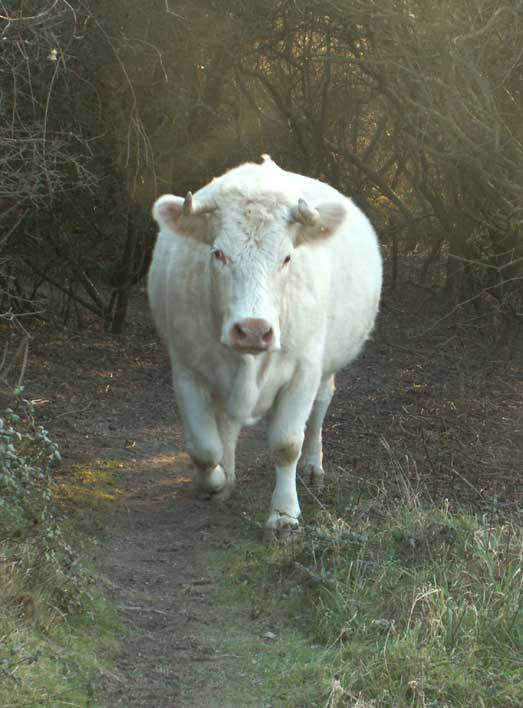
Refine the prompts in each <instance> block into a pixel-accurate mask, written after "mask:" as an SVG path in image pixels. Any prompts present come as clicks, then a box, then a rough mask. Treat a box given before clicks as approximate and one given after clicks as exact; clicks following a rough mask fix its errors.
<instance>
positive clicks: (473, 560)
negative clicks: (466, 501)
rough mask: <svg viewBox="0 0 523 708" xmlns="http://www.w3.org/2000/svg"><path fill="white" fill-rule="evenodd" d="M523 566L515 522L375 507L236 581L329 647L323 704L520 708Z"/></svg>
mask: <svg viewBox="0 0 523 708" xmlns="http://www.w3.org/2000/svg"><path fill="white" fill-rule="evenodd" d="M522 561H523V530H522V529H521V527H520V525H519V524H518V523H516V522H514V521H512V520H507V519H505V520H500V519H496V518H489V517H488V516H479V515H474V514H468V513H450V512H449V510H448V509H447V508H442V509H438V508H431V507H429V508H421V507H420V506H419V505H412V503H407V502H406V501H405V502H398V503H395V504H393V505H390V504H388V503H387V502H386V501H384V500H383V499H381V498H378V499H374V500H372V501H370V502H368V503H367V504H362V503H361V500H359V506H358V502H357V503H356V505H355V508H354V509H352V510H351V511H349V512H346V513H345V514H344V518H335V517H333V516H331V515H324V516H323V517H322V518H321V519H320V521H319V523H318V525H317V526H314V527H308V528H306V529H305V531H304V533H303V536H302V538H301V539H299V540H295V541H294V542H293V543H292V544H291V545H287V546H285V547H277V548H272V549H270V550H269V551H267V550H263V551H261V552H258V553H256V554H253V553H252V551H248V552H247V553H245V555H244V557H243V559H242V566H243V567H242V571H241V572H242V574H243V577H247V578H249V581H248V582H249V584H251V583H252V586H253V587H256V595H257V597H258V598H259V603H260V605H261V606H264V607H267V605H266V604H265V600H264V599H263V595H262V592H263V591H262V592H260V589H259V587H260V585H261V586H262V587H264V588H265V589H266V590H267V591H268V589H269V588H271V591H272V592H274V585H275V583H277V590H276V592H277V594H278V595H279V596H280V597H281V596H282V595H284V596H285V597H286V601H285V602H286V604H285V608H284V609H285V611H288V608H289V605H290V606H291V608H292V609H293V615H294V618H295V621H298V622H299V623H300V625H302V626H303V622H304V618H307V625H308V627H309V629H310V631H311V633H312V635H313V638H314V640H315V641H319V642H321V643H322V644H324V645H325V646H326V647H329V649H330V659H329V662H330V674H327V676H328V675H330V677H332V676H337V679H336V686H335V688H336V690H335V691H334V689H333V685H329V684H328V683H327V682H325V684H324V686H323V691H324V694H325V695H327V693H329V691H330V697H329V701H330V703H329V705H331V706H333V707H334V706H338V707H339V708H341V707H342V706H353V705H362V706H363V705H365V706H376V707H377V706H380V707H384V708H385V706H387V707H390V708H401V707H402V706H416V707H418V708H429V707H432V708H436V706H439V707H440V708H443V707H444V706H448V707H450V706H452V707H453V708H454V707H457V706H463V708H465V706H472V705H474V706H485V707H486V706H489V707H491V708H501V707H503V706H507V707H508V706H519V705H522V704H523V680H522V679H523V676H522V672H521V665H522V664H523V577H522V573H521V566H522ZM281 607H282V609H283V606H282V605H281ZM270 611H271V612H274V611H277V609H275V608H272V609H271V610H270ZM324 674H325V672H324ZM333 691H334V692H333ZM356 701H363V702H361V703H356Z"/></svg>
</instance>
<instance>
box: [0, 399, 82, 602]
mask: <svg viewBox="0 0 523 708" xmlns="http://www.w3.org/2000/svg"><path fill="white" fill-rule="evenodd" d="M60 461H61V456H60V452H59V449H58V445H57V444H56V443H55V442H53V440H51V438H50V437H49V433H48V431H47V430H46V429H45V428H44V427H42V426H41V425H38V424H37V421H36V420H35V415H34V406H33V404H32V403H31V402H30V401H28V400H26V399H25V398H24V397H23V388H22V387H18V388H17V389H15V392H14V400H13V402H12V404H11V405H10V407H8V408H7V409H6V410H5V412H4V413H3V415H2V416H0V534H1V537H2V539H4V542H5V547H4V549H3V551H4V554H5V555H6V558H5V559H4V560H5V562H6V564H7V566H8V568H9V570H10V571H11V572H14V573H15V574H16V575H19V576H20V574H21V572H22V575H24V576H25V578H26V580H25V582H24V585H25V591H26V592H30V591H31V589H32V588H36V587H40V586H42V585H44V586H46V588H47V590H48V591H49V594H50V595H51V597H52V602H53V604H54V605H55V606H57V607H59V608H61V609H62V610H64V611H72V610H74V609H77V608H79V607H80V606H82V605H83V604H84V603H85V602H86V601H87V600H88V599H89V593H88V582H87V575H86V572H85V570H84V568H83V567H82V565H81V563H80V562H79V558H78V553H77V552H76V550H73V548H72V547H71V545H70V544H69V543H68V542H67V541H66V538H65V532H64V522H63V519H62V518H61V515H60V513H59V510H58V509H57V507H56V504H55V502H54V500H53V493H52V490H53V471H54V469H55V468H56V467H57V466H58V464H59V463H60Z"/></svg>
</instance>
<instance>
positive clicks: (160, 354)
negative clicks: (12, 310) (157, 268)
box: [25, 290, 523, 708]
mask: <svg viewBox="0 0 523 708" xmlns="http://www.w3.org/2000/svg"><path fill="white" fill-rule="evenodd" d="M420 307H421V308H423V307H426V305H424V304H423V303H420V298H419V293H418V292H417V291H415V290H413V291H411V292H409V293H407V295H405V297H404V299H403V301H402V300H401V299H400V298H398V297H396V296H394V297H393V296H392V295H391V294H390V293H389V294H388V295H387V296H386V297H385V299H384V303H383V307H382V312H381V315H380V321H379V323H378V326H377V328H376V333H375V336H374V338H373V340H372V341H371V342H369V345H368V347H367V348H366V350H365V353H364V354H363V355H362V356H361V358H360V359H359V360H358V361H357V362H356V363H355V364H354V365H353V366H352V367H350V368H349V369H348V370H347V371H345V372H343V373H342V374H341V375H339V376H338V380H337V394H336V396H335V398H334V401H333V404H332V407H331V409H330V411H329V414H328V417H327V420H326V425H325V434H324V450H325V463H326V470H327V473H328V474H330V477H331V479H332V478H336V479H337V480H338V481H339V480H340V479H342V480H344V481H345V482H347V483H353V482H354V481H359V480H364V481H365V482H366V483H369V484H371V485H373V484H375V485H380V486H383V485H385V486H387V487H388V488H389V489H390V493H391V494H397V493H401V490H402V489H404V487H405V484H407V485H408V487H409V489H410V490H411V492H412V493H415V494H423V495H425V496H428V497H431V498H432V499H433V500H434V502H436V503H439V502H440V501H441V500H442V499H448V500H449V501H448V503H449V504H450V505H451V506H452V505H454V504H460V505H461V504H464V503H465V504H470V505H472V506H474V507H480V508H485V509H492V508H493V506H495V507H496V509H498V508H503V509H507V510H512V509H516V508H519V506H520V505H521V501H520V500H521V492H522V491H523V475H522V474H521V472H522V468H523V464H522V462H523V406H522V402H523V355H522V352H523V348H522V345H521V336H520V334H518V335H517V336H515V337H512V338H511V341H510V342H509V345H507V346H500V345H499V342H498V346H497V347H496V332H495V331H494V330H493V329H492V328H490V329H489V328H488V327H486V328H484V327H483V325H482V323H481V322H479V323H478V322H476V321H471V322H470V323H469V324H467V322H468V321H464V320H463V319H461V320H460V321H456V320H455V318H454V319H453V320H452V323H451V321H449V319H445V320H443V321H441V322H440V323H439V324H438V326H435V327H432V328H431V329H430V330H427V327H425V331H422V327H421V325H420V324H419V322H420V314H424V315H426V313H425V312H422V313H420V309H419V308H420ZM467 317H469V314H468V313H467ZM424 321H425V322H428V318H427V317H425V318H424ZM432 321H435V320H434V319H433V320H432ZM464 325H466V326H464ZM489 326H490V325H489ZM31 335H32V342H31V348H30V356H29V364H28V367H27V371H26V374H25V386H26V393H27V395H28V396H29V397H30V398H31V399H33V400H35V401H36V403H37V409H38V411H39V414H40V416H41V419H42V420H43V423H44V425H45V426H46V427H47V428H48V429H49V431H50V434H51V436H52V437H53V438H54V439H55V440H57V441H58V442H59V444H60V445H61V449H62V451H63V456H64V465H63V474H64V476H65V477H67V475H68V474H71V475H72V474H73V472H74V470H78V468H81V467H82V465H85V466H88V467H89V468H94V469H97V468H99V469H103V468H104V466H105V467H106V468H107V469H109V468H110V470H111V478H110V479H108V480H106V481H105V482H104V484H106V487H105V490H101V493H100V494H99V496H98V497H97V496H96V495H95V496H94V497H93V499H94V501H92V502H91V503H92V512H91V513H90V515H88V517H87V520H88V523H89V520H90V522H91V526H92V531H94V532H95V533H97V534H98V536H99V539H100V544H99V547H98V552H97V558H96V562H97V564H98V567H99V569H100V571H101V576H102V582H103V583H104V584H105V587H106V591H107V593H108V594H109V595H110V597H111V598H112V600H113V602H114V603H115V605H116V607H117V608H118V611H119V613H120V616H121V620H122V626H123V630H122V640H123V641H122V648H121V654H120V656H119V659H118V676H113V677H107V678H106V679H105V680H104V683H103V686H102V688H101V695H100V703H101V704H102V705H105V706H107V707H109V706H111V707H112V706H125V707H129V708H138V707H142V706H143V707H145V706H148V707H152V706H154V707H155V708H172V707H174V706H176V707H177V708H178V707H181V708H189V707H191V708H205V707H206V706H220V707H223V708H237V706H244V705H246V706H248V705H252V706H263V705H267V706H273V705H274V706H277V705H282V706H283V705H285V702H278V699H277V697H276V698H275V697H274V695H272V697H269V698H265V697H264V696H265V694H264V689H263V686H264V678H263V675H262V673H260V672H261V668H260V667H259V666H258V664H257V662H256V656H253V655H252V652H251V653H246V651H247V650H246V649H245V648H242V647H241V646H240V645H239V646H238V649H237V651H231V650H230V649H228V650H220V642H219V637H220V634H222V635H223V636H225V635H227V632H228V631H232V630H231V627H232V625H234V627H235V628H236V629H237V628H238V627H241V631H242V632H244V634H245V635H246V636H247V635H248V636H249V637H250V639H251V641H250V642H246V644H245V645H244V646H249V647H251V650H252V647H259V651H263V647H264V645H265V644H266V642H267V641H270V632H272V631H273V630H274V629H276V631H278V629H277V628H274V627H272V628H271V627H267V626H265V625H264V624H263V621H261V622H260V620H258V619H254V618H253V617H251V616H250V615H249V612H248V610H247V609H246V608H243V607H230V606H227V604H226V603H225V604H224V602H223V599H220V597H221V595H220V594H221V593H222V592H223V588H224V573H226V570H225V568H226V565H225V564H224V563H225V560H224V559H226V557H227V554H228V553H229V552H230V549H231V548H232V549H233V548H234V545H235V543H236V542H237V540H238V539H239V538H242V539H245V538H250V539H252V540H253V541H257V540H260V541H261V535H262V534H261V530H260V528H259V526H258V524H259V525H260V526H261V525H262V524H263V521H264V518H265V515H266V513H267V510H268V505H269V501H270V494H271V489H272V484H273V475H272V473H271V468H270V461H269V459H268V455H267V453H266V450H265V447H264V442H263V429H262V428H260V429H248V430H246V431H244V433H243V435H242V438H241V440H240V448H239V463H238V466H239V485H238V490H237V493H236V494H235V495H234V497H233V499H232V500H231V501H229V502H228V503H227V504H225V505H223V506H216V505H213V504H209V503H208V502H206V501H203V500H199V499H197V498H196V497H195V496H194V495H193V492H192V489H191V485H190V479H189V475H188V461H187V457H186V455H185V454H184V453H183V440H182V431H181V429H180V423H179V419H178V416H177V413H176V410H175V405H174V397H173V394H172V390H171V378H170V371H169V365H168V360H167V356H166V354H165V352H164V350H163V348H162V346H161V344H160V343H159V341H158V338H157V336H156V334H155V332H154V329H153V327H152V324H151V320H150V317H149V314H148V309H147V304H146V301H145V295H144V293H143V292H140V293H137V294H136V296H135V298H134V301H133V303H132V308H131V313H130V318H129V325H128V330H127V334H126V335H125V336H124V337H121V338H116V337H113V336H110V335H106V334H103V333H100V330H99V325H98V324H97V323H92V325H91V326H90V327H89V329H87V330H84V331H83V332H80V333H78V332H72V331H67V330H63V329H62V330H58V329H56V327H50V326H48V325H45V324H43V323H41V324H35V325H34V326H33V328H32V331H31ZM98 491H100V490H98ZM102 492H103V493H102ZM302 496H303V495H302ZM107 500H109V501H107ZM253 509H254V513H253ZM305 521H307V518H305ZM235 631H236V630H235ZM268 633H269V634H268ZM217 637H218V641H217ZM268 637H269V638H268ZM224 646H225V643H224ZM242 646H243V645H242ZM251 650H249V651H251ZM283 700H284V699H282V701H283Z"/></svg>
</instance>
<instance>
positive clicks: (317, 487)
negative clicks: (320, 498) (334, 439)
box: [300, 464, 325, 492]
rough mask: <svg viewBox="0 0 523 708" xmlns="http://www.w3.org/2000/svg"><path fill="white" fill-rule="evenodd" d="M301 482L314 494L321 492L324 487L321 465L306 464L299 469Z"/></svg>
mask: <svg viewBox="0 0 523 708" xmlns="http://www.w3.org/2000/svg"><path fill="white" fill-rule="evenodd" d="M300 475H301V477H302V479H303V481H304V482H305V483H306V484H308V485H310V486H311V487H312V489H313V490H314V491H315V492H321V491H323V488H324V487H325V472H324V471H323V467H321V465H313V464H307V465H303V466H302V467H300Z"/></svg>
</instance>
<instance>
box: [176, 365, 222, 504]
mask: <svg viewBox="0 0 523 708" xmlns="http://www.w3.org/2000/svg"><path fill="white" fill-rule="evenodd" d="M175 389H176V399H177V401H178V407H179V409H180V414H181V416H182V419H183V424H184V428H185V437H186V446H187V452H188V453H189V455H190V457H191V460H192V461H193V465H194V479H193V482H194V485H195V487H196V489H198V490H199V491H202V492H205V493H207V494H219V493H220V492H222V491H223V489H224V488H225V487H226V485H227V478H226V474H225V471H224V469H223V467H222V465H221V462H222V459H223V445H222V441H221V437H220V434H219V431H218V426H217V424H216V415H215V410H214V405H213V402H212V400H211V398H210V396H209V394H208V392H207V391H206V390H205V389H204V388H202V387H201V386H199V385H198V383H197V382H196V381H194V380H193V378H192V377H191V376H190V375H189V374H186V373H180V372H177V374H176V376H175Z"/></svg>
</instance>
